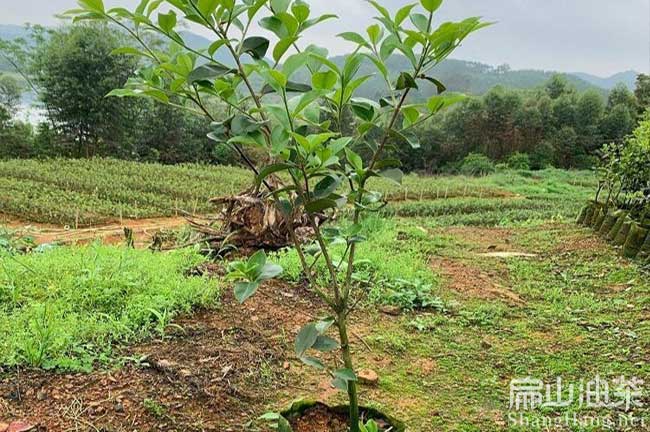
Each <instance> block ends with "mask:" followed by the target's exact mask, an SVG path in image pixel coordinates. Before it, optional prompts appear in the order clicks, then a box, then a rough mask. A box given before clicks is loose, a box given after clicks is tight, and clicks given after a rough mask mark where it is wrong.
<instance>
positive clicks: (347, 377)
mask: <svg viewBox="0 0 650 432" xmlns="http://www.w3.org/2000/svg"><path fill="white" fill-rule="evenodd" d="M333 374H334V376H335V377H336V378H339V379H342V380H343V381H356V380H357V376H356V374H355V373H354V371H353V370H352V369H337V370H335V371H334V372H333Z"/></svg>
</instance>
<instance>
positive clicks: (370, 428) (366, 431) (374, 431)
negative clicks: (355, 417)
mask: <svg viewBox="0 0 650 432" xmlns="http://www.w3.org/2000/svg"><path fill="white" fill-rule="evenodd" d="M359 432H379V425H377V423H376V422H375V421H374V420H368V422H367V423H366V424H363V423H359Z"/></svg>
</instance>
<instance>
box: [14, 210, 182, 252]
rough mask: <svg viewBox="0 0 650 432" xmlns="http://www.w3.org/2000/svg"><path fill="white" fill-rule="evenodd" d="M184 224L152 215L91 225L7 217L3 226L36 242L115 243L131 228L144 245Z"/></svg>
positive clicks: (174, 218)
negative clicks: (158, 235) (79, 226)
mask: <svg viewBox="0 0 650 432" xmlns="http://www.w3.org/2000/svg"><path fill="white" fill-rule="evenodd" d="M185 224H187V221H186V220H185V218H182V217H173V218H153V219H124V220H123V221H122V222H121V223H113V224H107V225H99V226H96V227H90V228H79V229H71V228H62V227H60V226H56V225H50V224H34V223H30V222H22V221H18V220H11V219H10V220H9V221H8V222H7V223H6V224H5V226H7V227H9V228H11V229H13V230H17V231H18V232H19V233H20V234H21V235H24V236H29V237H32V238H33V239H34V241H35V242H36V243H37V244H43V243H62V244H71V243H80V244H84V243H90V242H92V241H94V240H97V239H101V240H102V241H103V242H105V243H109V244H114V243H121V242H123V241H124V228H125V227H128V228H131V229H132V230H133V238H134V240H135V243H136V246H139V247H143V246H146V245H148V244H149V243H150V242H151V239H152V238H153V236H154V235H155V234H156V233H158V232H160V231H166V230H174V229H177V228H180V227H182V226H183V225H185Z"/></svg>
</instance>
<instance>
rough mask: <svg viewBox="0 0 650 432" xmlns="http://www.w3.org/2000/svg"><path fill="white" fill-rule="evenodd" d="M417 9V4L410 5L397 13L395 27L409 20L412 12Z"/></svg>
mask: <svg viewBox="0 0 650 432" xmlns="http://www.w3.org/2000/svg"><path fill="white" fill-rule="evenodd" d="M414 7H415V4H410V5H406V6H404V7H403V8H401V9H400V10H398V11H397V14H396V15H395V25H397V26H399V25H400V24H402V23H403V22H404V20H405V19H406V18H408V16H409V14H410V13H411V10H412V9H413V8H414Z"/></svg>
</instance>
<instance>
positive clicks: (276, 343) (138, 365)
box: [0, 283, 321, 432]
mask: <svg viewBox="0 0 650 432" xmlns="http://www.w3.org/2000/svg"><path fill="white" fill-rule="evenodd" d="M292 290H293V291H292ZM295 290H302V288H295ZM295 290H294V289H293V288H287V287H286V286H281V285H279V284H275V283H273V284H269V285H268V286H266V287H264V288H263V289H262V290H261V292H260V293H259V295H257V296H254V297H253V298H252V299H251V300H250V301H249V302H248V303H246V304H245V305H239V304H237V302H236V301H235V300H234V299H233V298H232V295H231V293H230V290H227V292H226V293H225V296H224V297H225V298H224V299H223V306H222V308H221V309H220V310H217V311H203V312H199V313H197V314H195V315H192V316H189V317H186V318H183V319H180V320H177V321H176V323H177V324H179V325H180V326H181V327H182V328H183V332H181V331H180V330H179V331H177V332H176V334H174V335H171V337H170V338H168V339H167V340H165V341H153V342H148V343H144V344H140V345H136V346H133V347H130V348H128V349H126V350H124V351H123V352H122V354H123V355H124V356H125V357H129V358H132V359H136V360H135V361H132V362H129V363H128V364H127V365H125V366H124V367H123V368H121V369H118V370H114V371H98V372H93V373H90V374H68V375H56V374H52V373H51V372H50V373H48V372H44V371H20V372H16V371H12V372H6V373H4V374H2V375H0V422H2V421H8V420H10V421H13V420H22V421H27V422H29V423H31V424H38V425H40V426H41V427H42V430H45V431H53V432H59V431H67V430H83V431H86V430H89V431H90V430H93V431H97V430H101V431H105V432H113V431H115V432H117V431H153V430H161V431H183V432H188V431H215V432H216V431H218V432H224V431H241V430H244V429H245V428H244V426H243V425H244V423H246V422H247V421H249V420H250V419H251V418H256V417H257V416H259V415H260V414H261V413H263V412H265V410H266V409H267V407H266V405H267V403H268V402H269V401H277V400H278V392H280V391H282V390H283V389H286V387H287V384H285V381H286V376H285V374H286V370H285V367H284V366H283V365H284V364H285V362H286V361H287V360H292V359H293V356H292V346H293V344H292V341H293V337H294V335H295V333H296V332H297V331H298V329H299V328H300V327H301V326H302V325H303V324H304V323H305V322H307V321H308V320H309V319H310V318H309V317H307V316H304V315H300V314H298V313H297V311H300V310H309V311H316V312H317V311H318V310H320V308H321V305H320V304H319V302H318V301H317V300H316V299H314V298H313V297H311V296H310V294H309V293H306V292H300V293H299V292H296V291H295ZM311 432H314V430H311Z"/></svg>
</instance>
